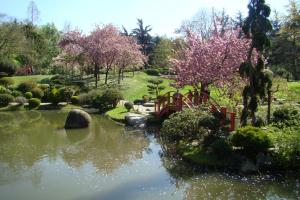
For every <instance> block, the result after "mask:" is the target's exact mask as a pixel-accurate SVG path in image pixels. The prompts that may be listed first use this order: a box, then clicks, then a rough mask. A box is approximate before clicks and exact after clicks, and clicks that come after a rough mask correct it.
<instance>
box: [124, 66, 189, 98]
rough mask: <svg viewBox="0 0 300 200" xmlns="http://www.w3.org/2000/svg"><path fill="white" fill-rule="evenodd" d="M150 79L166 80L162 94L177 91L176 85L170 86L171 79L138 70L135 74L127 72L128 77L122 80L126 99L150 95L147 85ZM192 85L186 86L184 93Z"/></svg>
mask: <svg viewBox="0 0 300 200" xmlns="http://www.w3.org/2000/svg"><path fill="white" fill-rule="evenodd" d="M149 79H162V80H164V82H163V83H162V85H163V86H164V87H165V89H164V90H163V91H161V93H160V94H165V93H166V92H169V91H175V90H176V89H175V88H174V87H171V86H170V83H171V82H172V81H171V80H169V79H165V78H161V77H157V76H149V75H147V74H146V73H144V72H136V73H135V75H134V76H133V75H132V73H126V77H125V79H124V81H122V86H121V91H122V94H123V96H124V99H126V100H128V101H133V100H135V99H141V98H142V96H143V95H149V92H148V88H147V85H148V84H149V83H148V82H147V81H148V80H149ZM188 89H190V87H185V88H184V89H182V90H181V92H182V93H186V92H188Z"/></svg>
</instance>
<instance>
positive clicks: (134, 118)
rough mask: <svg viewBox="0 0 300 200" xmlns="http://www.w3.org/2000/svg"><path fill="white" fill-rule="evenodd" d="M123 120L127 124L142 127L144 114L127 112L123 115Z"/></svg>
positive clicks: (144, 121)
mask: <svg viewBox="0 0 300 200" xmlns="http://www.w3.org/2000/svg"><path fill="white" fill-rule="evenodd" d="M125 121H126V124H127V125H129V126H133V127H139V128H143V127H144V126H145V123H146V116H144V115H140V114H135V113H128V114H127V115H125Z"/></svg>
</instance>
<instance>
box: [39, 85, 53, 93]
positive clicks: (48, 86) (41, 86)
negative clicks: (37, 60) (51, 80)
mask: <svg viewBox="0 0 300 200" xmlns="http://www.w3.org/2000/svg"><path fill="white" fill-rule="evenodd" d="M38 87H39V88H41V89H42V90H43V91H44V90H47V89H48V88H50V85H49V84H39V85H38Z"/></svg>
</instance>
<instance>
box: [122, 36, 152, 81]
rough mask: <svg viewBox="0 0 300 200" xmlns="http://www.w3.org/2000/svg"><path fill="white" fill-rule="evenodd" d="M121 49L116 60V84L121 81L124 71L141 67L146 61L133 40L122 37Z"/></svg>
mask: <svg viewBox="0 0 300 200" xmlns="http://www.w3.org/2000/svg"><path fill="white" fill-rule="evenodd" d="M123 42H124V44H123V47H122V49H121V52H120V55H119V57H118V59H117V63H116V64H117V65H118V84H120V82H121V79H122V80H123V77H124V76H123V74H124V69H125V68H127V67H136V66H143V65H144V63H145V62H146V61H147V57H146V56H145V55H144V54H143V53H142V52H141V51H140V49H141V46H140V45H138V44H137V43H136V41H135V39H134V38H132V37H128V36H123Z"/></svg>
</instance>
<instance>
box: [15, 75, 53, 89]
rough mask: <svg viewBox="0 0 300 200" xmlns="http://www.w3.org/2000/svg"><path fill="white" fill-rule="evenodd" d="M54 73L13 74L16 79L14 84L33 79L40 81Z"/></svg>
mask: <svg viewBox="0 0 300 200" xmlns="http://www.w3.org/2000/svg"><path fill="white" fill-rule="evenodd" d="M52 76H53V75H30V76H13V77H12V78H13V79H14V81H15V84H14V86H17V85H19V84H20V83H21V82H24V81H27V80H32V81H36V82H38V81H40V80H42V79H45V78H51V77H52Z"/></svg>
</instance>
